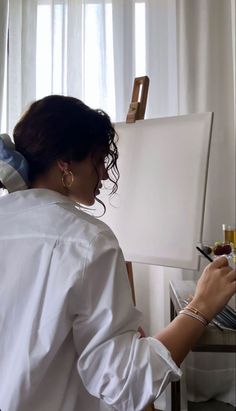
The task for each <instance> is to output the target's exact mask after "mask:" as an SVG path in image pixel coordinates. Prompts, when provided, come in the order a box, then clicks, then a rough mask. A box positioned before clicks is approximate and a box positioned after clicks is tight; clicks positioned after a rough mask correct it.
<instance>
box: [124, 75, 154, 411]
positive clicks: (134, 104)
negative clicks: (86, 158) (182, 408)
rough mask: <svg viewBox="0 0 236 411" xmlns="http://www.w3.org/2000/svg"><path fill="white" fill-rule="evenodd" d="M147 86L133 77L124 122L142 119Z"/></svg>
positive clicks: (128, 263)
mask: <svg viewBox="0 0 236 411" xmlns="http://www.w3.org/2000/svg"><path fill="white" fill-rule="evenodd" d="M148 87H149V78H148V76H143V77H136V78H135V79H134V85H133V93H132V100H131V103H130V106H129V111H128V114H127V117H126V123H134V122H135V121H136V120H143V119H144V115H145V110H146V104H147V95H148ZM126 268H127V272H128V277H129V282H130V286H131V291H132V298H133V303H134V305H136V300H135V291H134V278H133V268H132V262H131V261H126ZM144 411H155V408H154V405H153V404H150V405H148V406H147V407H146V408H145V410H144Z"/></svg>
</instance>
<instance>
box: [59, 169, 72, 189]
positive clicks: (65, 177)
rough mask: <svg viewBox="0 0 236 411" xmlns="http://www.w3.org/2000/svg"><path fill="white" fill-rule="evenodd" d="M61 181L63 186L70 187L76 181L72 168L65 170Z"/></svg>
mask: <svg viewBox="0 0 236 411" xmlns="http://www.w3.org/2000/svg"><path fill="white" fill-rule="evenodd" d="M68 177H69V178H70V182H68ZM61 182H62V185H63V187H65V188H70V187H71V186H72V184H73V182H74V174H73V173H72V171H70V170H64V171H63V174H62V176H61Z"/></svg>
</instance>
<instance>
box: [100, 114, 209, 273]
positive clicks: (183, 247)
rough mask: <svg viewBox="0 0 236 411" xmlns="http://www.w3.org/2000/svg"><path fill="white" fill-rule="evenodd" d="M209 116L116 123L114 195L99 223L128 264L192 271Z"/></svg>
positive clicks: (198, 234) (201, 212)
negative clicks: (116, 181)
mask: <svg viewBox="0 0 236 411" xmlns="http://www.w3.org/2000/svg"><path fill="white" fill-rule="evenodd" d="M211 127H212V113H201V114H191V115H185V116H178V117H169V118H159V119H151V120H140V121H137V122H136V123H134V124H126V123H117V124H116V126H115V128H116V131H117V133H118V135H119V142H118V148H119V154H120V155H119V161H118V167H119V170H120V180H119V189H118V192H117V194H116V195H115V196H114V197H112V198H110V199H109V198H108V196H107V192H106V190H104V191H103V190H102V192H101V195H100V197H99V198H100V199H102V201H103V202H104V203H105V205H106V208H107V211H106V214H105V216H103V217H102V219H103V220H104V221H105V222H106V223H107V224H108V225H109V226H110V227H111V228H112V230H113V231H114V233H115V234H116V236H117V237H118V240H119V243H120V245H121V247H122V249H123V252H124V255H125V259H126V260H128V261H132V262H140V263H147V264H155V265H161V266H169V267H180V268H186V269H193V270H195V269H197V268H198V264H199V257H198V253H197V251H196V249H195V246H196V244H197V243H198V242H199V241H201V236H202V225H203V215H204V201H205V192H206V181H207V169H208V157H209V147H210V137H211Z"/></svg>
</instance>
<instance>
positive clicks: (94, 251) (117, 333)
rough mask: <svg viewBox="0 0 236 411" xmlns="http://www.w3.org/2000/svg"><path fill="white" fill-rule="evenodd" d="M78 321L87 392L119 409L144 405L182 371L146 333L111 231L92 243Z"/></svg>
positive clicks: (76, 336)
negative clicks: (134, 304) (141, 328)
mask: <svg viewBox="0 0 236 411" xmlns="http://www.w3.org/2000/svg"><path fill="white" fill-rule="evenodd" d="M76 311H77V312H76V317H75V320H74V324H73V334H74V341H75V345H76V349H77V353H78V363H77V367H78V372H79V374H80V376H81V378H82V381H83V383H84V386H85V388H86V389H87V391H88V392H89V393H90V394H92V395H93V396H95V397H98V398H101V399H103V400H104V401H105V402H106V403H107V404H109V405H111V406H112V407H113V408H114V409H116V410H119V411H123V410H124V411H127V410H137V411H138V410H143V408H144V407H145V406H146V404H147V403H149V402H151V401H153V400H154V399H156V398H157V397H158V396H159V395H160V394H161V392H162V391H163V390H164V388H165V387H166V385H167V384H168V383H169V382H170V381H173V380H177V379H179V378H180V376H181V371H180V369H179V368H178V367H177V366H176V364H175V363H174V361H173V360H172V358H171V356H170V353H169V352H168V350H167V349H166V348H165V346H164V345H163V344H162V343H161V342H159V341H157V340H156V339H155V338H152V337H148V338H140V334H139V332H138V331H137V330H138V327H139V326H140V322H141V315H140V312H139V311H138V310H137V309H136V308H135V307H134V306H133V303H132V297H131V290H130V286H129V281H128V276H127V272H126V267H125V262H124V258H123V255H122V252H121V250H120V247H119V244H118V242H117V240H116V238H115V236H114V235H113V233H112V232H111V231H109V230H107V231H104V232H102V233H100V234H98V235H97V236H96V238H95V239H94V240H93V241H92V242H91V244H90V246H89V249H88V252H87V258H86V263H85V270H84V276H83V280H82V283H81V284H80V292H79V295H78V301H77V310H76Z"/></svg>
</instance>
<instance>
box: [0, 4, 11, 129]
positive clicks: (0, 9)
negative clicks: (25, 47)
mask: <svg viewBox="0 0 236 411" xmlns="http://www.w3.org/2000/svg"><path fill="white" fill-rule="evenodd" d="M8 6H9V4H8V0H2V1H1V2H0V39H1V42H0V61H1V64H0V132H1V131H4V130H3V124H2V123H3V122H4V123H5V121H3V111H4V110H3V106H4V101H3V100H4V83H5V76H6V67H7V64H6V56H7V33H8Z"/></svg>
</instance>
